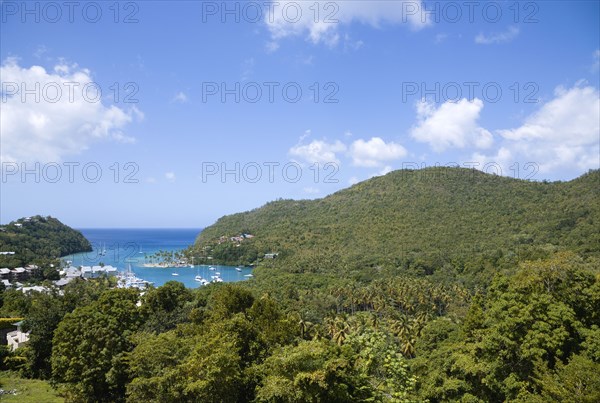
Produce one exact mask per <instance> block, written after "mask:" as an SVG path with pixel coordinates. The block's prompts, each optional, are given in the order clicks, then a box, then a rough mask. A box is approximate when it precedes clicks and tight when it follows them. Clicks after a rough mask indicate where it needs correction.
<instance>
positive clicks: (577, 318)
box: [0, 168, 600, 403]
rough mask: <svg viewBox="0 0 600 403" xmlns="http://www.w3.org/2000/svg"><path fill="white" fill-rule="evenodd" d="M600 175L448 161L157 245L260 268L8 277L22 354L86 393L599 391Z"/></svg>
mask: <svg viewBox="0 0 600 403" xmlns="http://www.w3.org/2000/svg"><path fill="white" fill-rule="evenodd" d="M599 179H600V173H599V171H593V172H590V173H589V174H587V175H584V176H582V177H580V178H578V179H576V180H573V181H570V182H565V183H535V182H526V181H519V180H514V179H510V178H502V177H496V176H491V175H486V174H483V173H480V172H478V171H471V170H465V169H447V168H434V169H426V170H421V171H398V172H393V173H390V174H388V175H386V176H383V177H378V178H374V179H371V180H369V181H366V182H363V183H360V184H357V185H355V186H353V187H352V188H350V189H347V190H344V191H341V192H338V193H336V194H334V195H331V196H329V197H327V198H325V199H321V200H314V201H289V200H288V201H284V200H280V201H277V202H273V203H269V204H267V205H266V206H264V207H262V208H260V209H256V210H254V211H251V212H248V213H243V214H236V215H233V216H228V217H224V218H222V219H220V220H219V221H218V222H217V223H216V224H215V225H214V226H212V227H209V228H207V229H206V230H204V231H203V232H202V234H201V235H200V236H199V238H198V240H197V242H196V244H195V245H194V246H193V247H191V248H190V249H189V250H187V251H185V252H184V253H182V254H178V255H177V256H172V255H171V256H169V255H168V254H166V253H164V254H162V253H160V254H158V255H157V256H155V257H153V258H152V259H158V260H160V259H163V260H168V259H176V260H181V259H190V258H191V256H194V257H195V258H196V259H199V260H196V261H195V262H196V263H199V261H201V259H202V258H205V259H206V260H208V259H207V257H208V256H212V257H213V258H214V260H215V261H220V262H228V263H234V264H242V263H257V265H258V267H257V268H256V270H255V271H254V274H255V277H254V279H252V280H251V281H247V282H242V283H239V284H213V285H210V286H207V287H202V288H200V289H196V290H188V289H186V288H185V287H183V285H182V284H180V283H177V282H168V283H166V284H165V285H163V286H162V287H158V288H151V289H149V290H147V291H146V292H145V294H144V295H142V296H140V295H139V294H138V293H137V292H135V291H132V290H114V289H110V288H111V287H112V286H113V285H111V284H110V282H108V281H106V280H98V281H74V282H72V283H70V284H69V285H68V286H67V287H65V289H64V295H63V294H60V293H51V294H47V295H46V294H44V295H42V294H36V293H33V294H31V295H24V294H22V293H21V292H18V291H13V290H8V291H4V292H3V293H2V296H3V305H2V308H1V309H0V315H2V316H5V317H9V316H23V317H25V326H26V327H27V328H29V329H30V330H31V332H32V334H31V339H30V343H29V345H28V346H27V347H25V348H23V349H19V350H18V351H17V353H16V354H8V352H5V354H4V355H5V356H6V358H7V360H8V361H10V364H11V365H13V367H18V368H20V369H21V372H22V373H23V374H27V375H28V376H34V377H39V378H43V377H48V376H49V375H50V374H51V376H52V380H53V381H54V382H55V383H56V385H58V387H59V389H60V390H61V393H63V394H64V395H65V397H66V398H67V400H69V401H78V402H81V401H89V402H103V401H106V402H108V401H111V402H119V401H124V400H127V401H130V402H144V403H145V402H157V403H158V402H176V403H177V402H355V401H371V402H394V401H395V402H405V401H429V402H432V403H433V402H446V401H462V402H487V401H519V402H546V401H580V402H596V401H598V400H600V380H599V377H598V374H599V373H600V368H599V367H598V366H599V365H600V255H599V252H600V249H599V245H600V236H599V232H598V231H597V223H598V222H600V216H599V213H600V204H598V203H597V200H598V196H599V195H600V194H599V192H600V186H598V185H600V183H599ZM241 233H252V234H253V235H255V236H254V237H252V238H244V239H243V240H239V239H238V240H235V242H234V241H231V242H230V239H229V236H237V235H239V234H241ZM236 245H239V246H236ZM271 252H276V253H279V254H278V256H277V258H275V259H263V258H262V257H263V256H264V254H265V253H271Z"/></svg>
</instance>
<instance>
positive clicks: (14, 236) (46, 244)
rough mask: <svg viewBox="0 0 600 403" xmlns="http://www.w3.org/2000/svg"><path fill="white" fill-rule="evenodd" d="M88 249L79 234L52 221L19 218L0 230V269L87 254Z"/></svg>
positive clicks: (87, 245) (40, 218)
mask: <svg viewBox="0 0 600 403" xmlns="http://www.w3.org/2000/svg"><path fill="white" fill-rule="evenodd" d="M91 250H92V246H91V245H90V243H89V241H88V240H87V239H85V237H84V236H83V235H82V234H81V232H79V231H76V230H74V229H72V228H70V227H68V226H66V225H65V224H63V223H61V222H60V221H59V220H57V219H56V218H53V217H50V216H48V217H42V216H39V215H38V216H33V217H27V218H21V219H19V220H16V221H13V222H11V223H9V224H7V225H3V226H1V227H0V251H2V252H15V253H14V255H12V254H11V255H7V254H6V255H4V254H3V255H0V266H1V267H9V268H11V267H16V266H21V265H25V264H29V263H32V262H34V261H35V260H38V259H49V258H58V257H61V256H66V255H69V254H71V253H78V252H87V251H91Z"/></svg>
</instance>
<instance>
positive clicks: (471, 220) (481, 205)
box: [190, 168, 600, 274]
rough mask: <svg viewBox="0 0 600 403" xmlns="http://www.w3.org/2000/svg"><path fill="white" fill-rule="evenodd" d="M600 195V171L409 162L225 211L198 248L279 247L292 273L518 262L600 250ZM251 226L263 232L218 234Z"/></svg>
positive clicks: (254, 250) (227, 258) (237, 251)
mask: <svg viewBox="0 0 600 403" xmlns="http://www.w3.org/2000/svg"><path fill="white" fill-rule="evenodd" d="M599 196H600V172H599V171H591V172H589V173H587V174H585V175H583V176H581V177H579V178H577V179H575V180H572V181H569V182H553V183H549V182H530V181H524V180H517V179H512V178H507V177H500V176H496V175H490V174H485V173H482V172H480V171H477V170H470V169H462V168H429V169H423V170H400V171H394V172H391V173H389V174H387V175H385V176H381V177H376V178H373V179H370V180H367V181H365V182H362V183H358V184H356V185H354V186H352V187H351V188H349V189H345V190H342V191H339V192H337V193H335V194H333V195H331V196H328V197H326V198H323V199H320V200H314V201H293V200H279V201H275V202H271V203H268V204H266V205H265V206H263V207H261V208H259V209H255V210H252V211H249V212H245V213H240V214H233V215H230V216H225V217H223V218H221V219H219V220H218V221H217V222H216V223H215V224H214V225H213V226H210V227H208V228H206V229H205V230H204V231H203V232H202V233H201V234H200V236H199V237H198V239H197V241H196V244H195V245H194V247H193V249H192V250H191V251H190V252H191V253H192V254H194V255H195V256H207V255H209V254H210V255H212V256H213V258H214V259H216V260H217V261H219V262H223V263H229V264H249V263H253V262H255V260H256V259H257V258H261V257H263V256H264V254H265V253H270V252H275V253H279V255H278V257H277V258H276V259H274V260H273V263H272V264H270V266H274V267H278V268H280V269H281V270H286V271H291V272H335V271H337V270H343V271H355V270H358V271H362V270H364V269H365V268H367V267H380V268H388V269H396V268H404V269H406V270H410V271H412V272H415V274H433V273H434V272H436V271H437V270H439V269H440V268H442V267H444V266H445V265H446V266H447V265H452V267H453V268H454V269H457V270H459V271H460V270H466V271H469V270H471V271H473V270H478V268H477V267H479V266H482V265H483V266H485V265H486V263H490V264H491V265H492V266H500V267H502V266H512V265H514V263H515V262H516V261H517V260H519V261H520V260H523V259H529V258H536V257H542V256H545V255H546V254H547V253H549V252H553V251H556V250H562V249H568V250H571V251H574V252H576V253H578V254H580V255H582V256H586V255H597V254H598V252H599V248H600V234H599V232H598V230H597V229H598V227H599V226H600V203H598V200H599V199H600V198H599ZM241 233H250V234H252V235H254V237H253V238H251V239H245V240H243V241H242V242H231V241H225V242H221V243H220V244H219V243H218V239H219V238H220V237H222V236H226V237H231V236H235V235H239V234H241ZM237 243H239V246H237V245H236V244H237ZM211 250H212V251H211ZM263 262H264V261H263Z"/></svg>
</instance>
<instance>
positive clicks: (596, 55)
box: [591, 49, 600, 73]
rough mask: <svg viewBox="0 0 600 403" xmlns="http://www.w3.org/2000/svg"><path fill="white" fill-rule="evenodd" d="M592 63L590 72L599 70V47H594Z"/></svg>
mask: <svg viewBox="0 0 600 403" xmlns="http://www.w3.org/2000/svg"><path fill="white" fill-rule="evenodd" d="M593 57H594V63H593V64H592V67H591V71H592V73H596V72H598V70H600V49H596V51H595V52H594V54H593Z"/></svg>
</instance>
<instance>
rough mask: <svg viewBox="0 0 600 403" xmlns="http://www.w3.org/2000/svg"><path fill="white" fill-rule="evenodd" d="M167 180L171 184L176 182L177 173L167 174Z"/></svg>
mask: <svg viewBox="0 0 600 403" xmlns="http://www.w3.org/2000/svg"><path fill="white" fill-rule="evenodd" d="M165 178H167V180H168V181H169V182H175V172H167V173H165Z"/></svg>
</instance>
